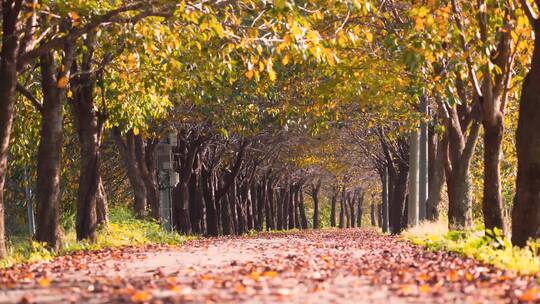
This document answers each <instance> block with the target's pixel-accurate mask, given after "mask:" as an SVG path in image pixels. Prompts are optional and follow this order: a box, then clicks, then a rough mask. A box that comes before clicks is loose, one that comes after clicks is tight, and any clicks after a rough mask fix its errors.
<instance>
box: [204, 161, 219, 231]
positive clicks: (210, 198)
mask: <svg viewBox="0 0 540 304" xmlns="http://www.w3.org/2000/svg"><path fill="white" fill-rule="evenodd" d="M213 175H214V172H213V170H212V169H211V168H209V169H206V168H205V167H204V166H203V168H202V188H203V195H204V201H205V205H206V229H207V230H206V233H207V234H208V235H210V236H217V235H219V223H218V212H217V208H216V201H215V198H214V191H215V189H214V176H213Z"/></svg>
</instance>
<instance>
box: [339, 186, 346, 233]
mask: <svg viewBox="0 0 540 304" xmlns="http://www.w3.org/2000/svg"><path fill="white" fill-rule="evenodd" d="M345 199H346V189H345V186H343V189H342V190H341V199H340V200H339V228H345Z"/></svg>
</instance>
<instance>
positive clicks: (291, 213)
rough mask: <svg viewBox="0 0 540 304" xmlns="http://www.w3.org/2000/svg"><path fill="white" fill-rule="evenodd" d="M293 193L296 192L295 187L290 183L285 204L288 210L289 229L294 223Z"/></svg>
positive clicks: (292, 227)
mask: <svg viewBox="0 0 540 304" xmlns="http://www.w3.org/2000/svg"><path fill="white" fill-rule="evenodd" d="M295 193H296V189H295V186H294V185H291V186H290V187H289V202H288V204H287V206H288V207H289V212H288V215H289V226H288V228H289V229H294V224H295V211H294V205H295V204H294V196H295Z"/></svg>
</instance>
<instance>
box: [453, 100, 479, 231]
mask: <svg viewBox="0 0 540 304" xmlns="http://www.w3.org/2000/svg"><path fill="white" fill-rule="evenodd" d="M461 107H463V106H461ZM449 110H450V113H449V114H450V118H449V119H447V125H446V134H445V136H447V138H448V145H449V146H448V151H445V153H448V155H445V171H446V172H445V174H446V181H447V189H448V226H449V229H451V230H462V229H470V228H471V227H472V225H473V222H472V192H471V191H472V189H471V184H472V180H471V176H470V166H471V161H472V158H473V156H474V150H475V147H476V143H477V141H478V136H479V134H480V124H479V123H478V121H477V120H476V119H474V118H469V119H470V120H471V122H470V123H460V118H459V117H458V111H459V109H458V110H456V107H452V108H450V109H449ZM462 111H464V110H462ZM471 115H472V114H471ZM468 124H471V126H470V128H468ZM467 129H470V130H469V132H468V135H467V136H465V134H466V133H465V132H466V131H467Z"/></svg>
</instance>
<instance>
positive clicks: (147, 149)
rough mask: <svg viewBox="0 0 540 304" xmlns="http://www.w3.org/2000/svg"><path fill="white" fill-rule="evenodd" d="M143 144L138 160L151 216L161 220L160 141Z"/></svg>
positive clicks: (147, 141)
mask: <svg viewBox="0 0 540 304" xmlns="http://www.w3.org/2000/svg"><path fill="white" fill-rule="evenodd" d="M139 136H140V135H139ZM141 140H142V138H141ZM143 142H144V150H143V151H141V153H142V155H140V156H139V157H137V160H138V163H139V165H140V168H141V174H142V179H143V182H144V185H145V187H146V202H147V204H148V206H149V207H150V214H151V215H152V217H153V218H154V219H155V220H159V219H160V214H159V189H158V181H157V168H156V148H157V144H158V140H155V139H154V140H145V141H141V144H142V143H143Z"/></svg>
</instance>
